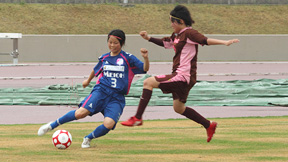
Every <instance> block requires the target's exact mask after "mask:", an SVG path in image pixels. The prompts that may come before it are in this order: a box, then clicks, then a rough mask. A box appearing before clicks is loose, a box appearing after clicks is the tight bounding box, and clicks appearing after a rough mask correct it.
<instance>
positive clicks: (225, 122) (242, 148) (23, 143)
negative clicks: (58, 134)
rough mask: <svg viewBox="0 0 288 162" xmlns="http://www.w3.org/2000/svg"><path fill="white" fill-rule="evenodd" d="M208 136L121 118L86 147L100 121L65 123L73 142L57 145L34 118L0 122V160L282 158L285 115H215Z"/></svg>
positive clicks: (166, 123)
mask: <svg viewBox="0 0 288 162" xmlns="http://www.w3.org/2000/svg"><path fill="white" fill-rule="evenodd" d="M212 120H215V121H217V122H218V124H219V125H218V128H217V130H216V134H215V136H214V138H213V140H212V141H211V142H210V143H207V142H206V131H205V129H204V128H202V127H200V126H199V125H198V124H196V123H194V122H192V121H190V120H183V119H181V120H180V119H173V120H172V119H171V120H151V121H145V122H144V125H143V126H141V127H124V126H121V125H120V124H118V125H117V128H116V129H115V130H113V131H111V132H110V133H109V134H107V135H106V136H104V137H101V138H98V139H95V140H93V141H92V143H91V146H92V147H91V148H89V149H82V148H81V143H82V140H83V137H84V136H85V135H87V134H88V133H90V132H91V131H92V130H94V129H95V128H96V127H97V126H98V125H100V124H101V123H77V122H73V123H68V124H64V125H62V126H60V127H58V128H57V129H65V130H68V131H69V132H70V133H71V134H72V136H73V142H72V145H71V146H70V147H69V148H68V149H66V150H58V149H56V148H55V147H54V146H53V144H52V138H51V136H52V134H53V132H54V131H51V132H49V133H47V134H46V135H44V136H42V137H38V136H37V130H38V128H39V127H40V125H39V124H25V125H0V154H1V157H0V161H19V160H20V161H24V162H25V161H40V162H44V161H64V162H65V161H69V162H73V161H135V159H138V161H157V162H161V161H215V162H216V161H217V162H218V161H233V162H237V161H245V162H249V161H261V162H262V161H287V160H288V155H287V151H288V147H287V146H288V143H287V130H288V119H287V117H285V116H284V117H248V118H217V119H212Z"/></svg>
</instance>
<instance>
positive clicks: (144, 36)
mask: <svg viewBox="0 0 288 162" xmlns="http://www.w3.org/2000/svg"><path fill="white" fill-rule="evenodd" d="M139 34H140V35H141V37H142V38H144V39H146V40H149V39H150V37H149V36H148V33H147V32H146V31H141V32H140V33H139Z"/></svg>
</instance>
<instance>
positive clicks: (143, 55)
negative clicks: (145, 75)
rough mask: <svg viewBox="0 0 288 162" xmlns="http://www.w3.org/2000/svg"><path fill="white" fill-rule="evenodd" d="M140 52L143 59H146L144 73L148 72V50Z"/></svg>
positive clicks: (142, 49)
mask: <svg viewBox="0 0 288 162" xmlns="http://www.w3.org/2000/svg"><path fill="white" fill-rule="evenodd" d="M140 51H141V55H142V57H143V58H144V67H143V70H144V71H148V70H149V67H150V63H149V57H148V50H147V49H145V48H141V49H140Z"/></svg>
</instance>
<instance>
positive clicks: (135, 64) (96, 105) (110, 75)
mask: <svg viewBox="0 0 288 162" xmlns="http://www.w3.org/2000/svg"><path fill="white" fill-rule="evenodd" d="M143 66H144V63H143V62H141V61H140V60H139V59H138V58H137V57H135V56H133V55H132V54H129V53H126V52H124V51H121V52H120V53H119V55H117V56H110V52H109V53H106V54H103V55H102V56H100V57H99V62H98V64H97V65H96V66H95V67H94V72H95V76H96V77H97V76H98V80H97V82H96V85H95V86H94V87H93V90H92V91H91V93H90V95H88V96H87V97H86V98H85V99H84V100H83V101H82V102H81V103H80V104H79V107H83V108H85V109H87V110H89V111H90V116H92V115H94V114H97V113H99V112H101V113H102V114H103V115H104V117H110V118H112V119H113V120H114V121H115V123H117V122H118V120H119V118H120V116H121V114H122V112H123V109H124V107H125V96H124V95H125V94H128V93H129V89H130V86H131V83H132V79H133V77H134V75H135V74H145V73H146V72H145V71H144V70H143ZM115 125H116V124H115ZM114 128H115V127H114Z"/></svg>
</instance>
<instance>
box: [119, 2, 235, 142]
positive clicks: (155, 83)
mask: <svg viewBox="0 0 288 162" xmlns="http://www.w3.org/2000/svg"><path fill="white" fill-rule="evenodd" d="M170 21H171V26H172V28H173V29H174V32H173V33H172V35H171V36H170V37H164V38H162V39H158V38H153V37H149V36H148V34H147V32H146V31H141V32H140V35H141V36H142V37H143V38H144V39H146V40H148V41H149V42H152V43H155V44H157V45H159V46H162V47H165V48H174V51H175V56H174V57H173V70H172V74H168V75H158V76H155V77H149V78H147V79H146V80H145V81H144V84H143V93H142V97H141V99H140V102H139V105H138V110H137V112H136V114H135V116H133V117H131V118H130V119H128V120H127V121H124V122H121V124H122V125H125V126H140V125H142V123H143V121H142V115H143V113H144V111H145V108H146V107H147V105H148V102H149V100H150V98H151V95H152V91H153V88H160V89H161V90H162V92H163V93H172V95H173V108H174V110H175V112H177V113H179V114H181V115H184V116H185V117H187V118H189V119H191V120H193V121H195V122H197V123H199V124H201V125H203V126H204V127H205V128H206V131H207V142H210V140H211V139H212V137H213V135H214V133H215V130H216V127H217V123H216V122H213V121H209V120H207V119H206V118H204V117H203V116H202V115H200V114H199V113H198V112H196V111H195V110H194V109H192V108H190V107H187V106H185V103H186V100H187V97H188V95H189V91H190V89H191V88H192V87H193V86H194V85H195V83H196V70H197V54H198V45H199V44H200V45H226V46H229V45H231V44H233V43H237V42H239V40H238V39H232V40H218V39H211V38H207V37H205V36H204V35H202V34H201V33H199V32H198V31H197V30H195V29H193V28H192V27H191V26H192V24H193V23H194V20H193V19H192V18H191V15H190V12H189V10H188V9H187V8H186V7H185V6H182V5H178V6H176V7H175V8H174V9H173V10H172V11H171V12H170Z"/></svg>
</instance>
